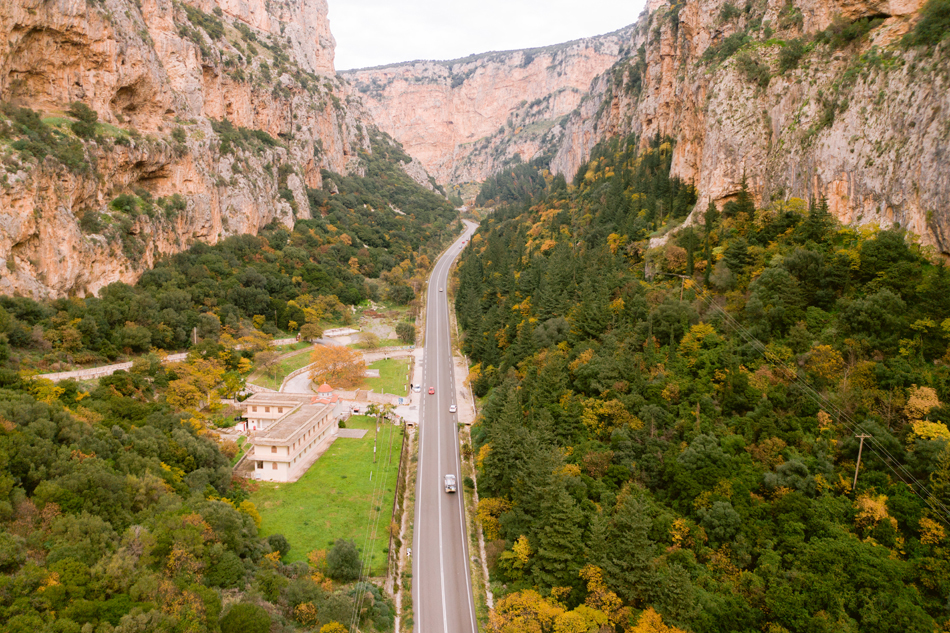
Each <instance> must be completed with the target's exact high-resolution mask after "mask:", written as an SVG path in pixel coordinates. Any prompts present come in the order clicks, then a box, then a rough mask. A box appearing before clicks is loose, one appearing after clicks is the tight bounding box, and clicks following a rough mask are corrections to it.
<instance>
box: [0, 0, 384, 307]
mask: <svg viewBox="0 0 950 633" xmlns="http://www.w3.org/2000/svg"><path fill="white" fill-rule="evenodd" d="M326 15H327V7H326V2H325V0H270V1H268V2H265V1H264V0H200V1H194V2H190V3H189V4H183V3H179V2H173V0H140V1H132V0H98V1H96V0H88V1H87V0H12V1H10V2H4V3H0V102H3V110H2V111H0V161H2V163H3V169H2V170H0V293H4V294H14V293H21V294H25V295H31V296H35V297H58V296H66V295H73V294H75V295H85V294H87V293H95V292H97V291H98V290H99V289H101V288H102V287H104V286H105V285H107V284H109V283H111V282H114V281H126V282H132V281H134V280H135V279H137V277H138V276H139V275H140V274H141V272H142V271H143V270H145V269H146V268H148V267H149V266H151V265H152V263H153V262H154V261H155V259H156V258H157V257H159V256H161V255H165V254H169V253H175V252H178V251H180V250H182V249H184V248H186V247H187V246H188V244H189V243H191V242H192V241H194V240H201V241H204V242H208V243H215V242H217V241H219V240H221V239H222V238H224V237H227V236H230V235H235V234H240V233H256V232H257V231H258V230H259V229H260V228H261V227H263V226H264V225H266V224H268V223H269V222H271V221H274V220H277V221H279V222H282V223H284V224H287V225H288V226H289V225H292V224H293V222H294V220H295V218H307V217H309V206H308V202H307V196H306V187H308V186H309V187H318V186H320V184H321V175H320V170H321V169H330V170H334V171H338V172H346V171H352V170H358V169H359V166H358V157H357V153H358V152H359V151H360V150H361V149H362V150H366V151H368V150H369V138H368V132H367V127H368V126H369V123H368V120H369V119H368V116H367V115H366V113H365V112H364V111H363V110H362V108H361V106H360V104H359V101H358V100H357V99H355V98H353V97H352V96H350V95H348V91H347V89H346V87H345V85H344V83H343V82H342V81H341V80H340V79H339V78H338V77H336V75H335V73H334V70H333V47H334V41H333V37H332V36H331V35H330V31H329V27H328V21H327V17H326ZM77 101H79V102H82V103H84V104H86V105H87V106H90V107H91V108H92V109H93V110H94V111H95V112H96V113H97V115H98V124H97V125H96V128H95V132H94V133H93V134H86V135H83V136H80V135H79V134H78V133H75V129H76V128H75V121H74V117H72V116H70V115H68V114H67V113H66V111H67V109H68V108H69V107H70V104H71V103H72V102H77ZM20 106H25V107H28V108H31V109H33V110H35V111H37V112H38V113H39V115H40V119H37V120H36V121H33V120H31V119H29V117H28V116H26V115H25V114H24V111H22V110H18V109H17V108H18V107H20ZM38 121H41V122H38Z"/></svg>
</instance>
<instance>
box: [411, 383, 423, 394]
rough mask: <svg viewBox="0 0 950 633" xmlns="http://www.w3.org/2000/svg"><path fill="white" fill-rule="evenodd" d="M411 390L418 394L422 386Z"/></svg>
mask: <svg viewBox="0 0 950 633" xmlns="http://www.w3.org/2000/svg"><path fill="white" fill-rule="evenodd" d="M412 390H413V391H415V392H416V393H419V392H420V391H422V385H416V386H415V387H413V388H412Z"/></svg>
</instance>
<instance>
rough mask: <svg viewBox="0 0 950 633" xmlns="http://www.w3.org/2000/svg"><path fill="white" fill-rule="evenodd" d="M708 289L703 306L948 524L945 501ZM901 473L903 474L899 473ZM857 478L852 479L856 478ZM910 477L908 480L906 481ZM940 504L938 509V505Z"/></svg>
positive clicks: (948, 513)
mask: <svg viewBox="0 0 950 633" xmlns="http://www.w3.org/2000/svg"><path fill="white" fill-rule="evenodd" d="M708 295H709V293H708V292H707V291H701V292H699V293H697V296H698V297H699V298H700V299H702V300H703V301H704V302H705V303H706V305H707V306H708V307H710V308H712V309H713V310H715V311H717V312H718V313H719V314H720V315H722V316H723V318H724V319H725V320H726V321H727V322H728V324H729V325H730V326H732V328H733V329H734V330H735V331H736V332H737V333H738V334H739V335H740V336H741V337H742V338H743V339H745V341H746V342H747V343H749V344H750V345H751V346H752V347H753V348H755V350H756V351H758V352H759V353H760V354H761V355H762V356H763V357H764V358H765V359H766V360H768V361H770V362H772V363H773V364H775V365H779V366H781V368H782V369H783V370H785V373H786V375H789V376H794V382H795V383H796V384H797V385H798V386H799V387H800V388H801V389H802V391H803V392H804V393H805V395H807V396H808V397H809V398H811V399H812V400H813V401H814V402H815V403H816V404H818V405H819V406H822V407H823V408H825V409H828V410H830V411H833V412H834V413H835V414H836V415H837V416H838V420H839V422H842V423H843V424H845V425H846V426H847V427H848V429H849V430H850V431H851V432H852V433H854V434H855V436H856V437H857V436H859V435H865V437H864V438H863V439H862V440H861V442H862V448H863V444H864V439H867V440H868V445H869V446H868V448H869V449H870V450H872V451H875V452H877V453H878V454H879V456H883V457H882V459H881V461H883V462H884V464H885V465H886V466H887V467H888V468H889V469H890V470H891V472H893V473H894V475H895V476H896V477H897V478H898V479H900V480H901V482H902V483H904V484H905V485H906V486H907V487H908V488H909V489H910V491H911V492H913V493H914V494H915V495H916V496H917V498H919V499H920V500H921V501H923V502H924V503H925V504H926V505H927V506H928V507H930V509H931V510H933V511H934V512H935V513H936V515H937V518H938V519H940V521H942V522H943V523H944V524H946V525H947V526H948V527H950V520H948V519H950V509H948V508H947V506H946V505H944V503H943V502H942V501H941V500H940V499H939V498H937V496H936V495H934V494H933V493H932V492H931V491H930V490H929V489H927V487H926V486H925V485H924V484H922V483H921V482H920V481H919V480H918V479H917V478H916V477H914V475H913V474H912V473H911V472H910V471H909V470H907V468H906V467H905V466H904V465H903V464H901V463H900V462H899V461H898V460H897V459H896V458H895V457H894V456H893V455H891V453H890V452H889V451H888V450H887V448H886V447H885V446H884V445H883V444H882V443H881V442H880V441H879V440H878V439H877V438H875V437H873V436H872V435H866V434H865V429H864V428H862V427H861V426H860V424H859V423H858V422H856V421H854V420H853V419H852V418H851V416H850V415H848V414H847V413H846V412H845V411H842V410H841V409H840V408H839V407H838V406H837V405H835V404H834V403H832V402H831V401H829V400H828V398H826V397H825V396H823V395H821V394H820V393H818V392H817V391H816V390H815V389H814V388H813V387H812V386H811V385H809V384H808V383H806V382H805V381H804V380H803V379H802V378H801V377H800V376H799V375H798V372H797V371H795V370H793V369H792V368H790V367H789V366H788V365H786V364H785V362H784V361H783V360H782V359H780V358H778V357H776V356H775V355H774V354H771V353H770V352H769V351H768V349H767V348H766V346H765V345H764V344H763V343H762V342H761V341H760V340H759V339H758V338H756V337H755V336H754V335H753V334H752V333H751V332H749V330H748V329H747V328H745V327H744V326H743V325H742V324H741V323H739V322H738V321H737V320H736V319H735V318H734V317H733V316H732V315H731V314H729V313H728V312H726V311H725V310H723V309H722V308H721V307H720V306H718V305H716V304H714V303H713V302H712V299H711V297H710V296H708ZM902 473H903V474H902ZM856 479H857V478H855V480H856ZM908 480H910V481H908ZM918 490H919V491H920V492H923V493H924V494H925V495H926V497H924V496H921V494H920V492H919V491H918ZM937 506H939V508H938V507H937Z"/></svg>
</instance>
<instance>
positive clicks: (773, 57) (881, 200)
mask: <svg viewBox="0 0 950 633" xmlns="http://www.w3.org/2000/svg"><path fill="white" fill-rule="evenodd" d="M948 12H950V9H948V8H947V6H946V2H931V3H930V4H929V5H927V7H924V5H923V0H910V1H908V2H846V3H845V2H813V1H810V0H792V1H788V2H785V1H773V2H749V3H746V4H742V3H733V2H730V1H726V2H722V1H720V0H702V1H694V0H690V1H688V2H685V3H653V4H651V5H650V8H649V10H648V11H647V12H645V13H644V15H643V16H642V18H641V19H640V20H639V22H638V23H637V24H636V25H635V28H634V29H633V30H632V40H631V41H630V42H629V43H628V47H629V50H631V51H633V54H632V55H631V56H630V57H629V58H628V59H625V60H622V61H621V62H619V63H618V64H617V65H616V66H614V67H613V68H612V69H611V71H610V72H609V73H606V74H605V75H603V76H602V77H601V78H599V79H598V81H597V82H595V86H594V88H593V92H592V94H591V98H589V99H587V100H586V101H585V102H584V103H583V104H582V105H581V108H580V110H578V111H577V112H575V113H574V114H573V115H572V116H571V118H570V119H569V120H568V121H567V122H566V123H565V124H564V128H565V133H564V136H563V139H562V141H561V144H560V146H559V149H558V150H557V152H556V156H555V158H554V159H553V160H552V161H551V170H552V171H554V172H558V173H563V174H565V175H566V176H567V177H568V178H569V179H570V178H572V177H573V176H574V174H575V172H576V171H577V169H578V167H579V166H580V165H581V163H583V162H585V161H586V160H587V158H588V157H589V155H590V150H591V148H592V147H593V146H594V145H595V144H596V143H597V142H599V141H600V140H603V139H605V138H609V137H611V136H618V135H619V136H624V135H626V134H629V133H636V134H637V135H639V137H640V138H641V139H643V140H642V141H641V142H643V143H645V142H646V139H648V138H652V137H654V136H655V135H657V134H660V135H669V136H670V137H672V138H673V139H674V140H675V141H676V142H675V146H674V147H675V149H674V156H673V163H672V173H673V174H674V175H676V176H678V177H680V178H682V179H684V180H686V181H688V182H691V183H692V184H693V185H694V186H695V187H696V189H697V190H698V192H699V202H700V204H699V205H698V206H697V209H700V210H705V208H706V203H707V202H708V201H709V200H713V201H715V202H716V203H717V204H719V205H720V206H721V205H722V203H724V202H726V201H728V200H730V199H734V198H735V196H736V195H737V193H738V191H739V189H740V187H741V183H742V181H743V179H745V180H746V182H747V183H748V186H749V188H750V190H751V191H752V192H753V195H754V196H755V198H756V200H757V201H758V202H759V203H762V204H766V203H768V202H770V201H777V200H778V201H788V200H789V199H791V198H801V199H805V200H807V199H809V198H817V197H821V196H824V197H825V198H827V200H828V205H829V208H830V210H831V212H832V213H833V214H834V215H835V216H836V217H837V218H838V219H840V220H841V221H842V222H844V223H846V224H853V225H861V224H866V223H874V224H877V225H880V226H890V225H891V224H892V223H898V224H900V225H901V226H904V227H906V228H908V229H909V230H911V231H912V232H913V233H915V234H917V235H919V236H921V238H922V239H923V240H924V241H925V242H926V243H928V244H931V245H933V246H935V247H936V248H937V249H938V250H940V251H941V252H943V253H948V252H950V215H948V213H947V208H948V205H950V180H948V178H947V176H946V170H945V169H943V167H942V166H943V164H944V163H945V161H946V156H945V154H946V148H947V147H948V145H950V124H948V121H950V90H948V88H950V63H948V48H950V47H948V44H947V40H946V39H944V40H943V42H942V43H940V40H941V37H942V36H943V35H944V34H945V33H946V32H947V28H948V23H950V20H948V18H947V13H948Z"/></svg>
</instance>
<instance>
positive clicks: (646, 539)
mask: <svg viewBox="0 0 950 633" xmlns="http://www.w3.org/2000/svg"><path fill="white" fill-rule="evenodd" d="M671 150H672V148H671V146H670V143H669V142H667V141H664V140H663V139H653V140H651V141H650V142H644V143H641V142H640V140H639V139H637V138H635V137H631V138H627V139H615V140H613V141H612V142H610V143H605V144H602V145H601V146H599V147H598V148H597V150H596V151H595V152H594V154H593V156H592V159H591V160H590V162H589V163H588V164H587V165H585V166H583V167H582V168H581V169H580V171H579V172H578V175H577V177H576V179H575V181H574V183H573V184H572V185H571V186H549V187H548V188H547V194H546V195H545V196H544V197H543V198H539V199H535V200H533V201H529V200H522V201H520V202H513V203H510V204H508V205H503V206H500V207H498V208H497V209H496V211H495V213H494V215H493V216H492V217H490V219H488V220H487V221H484V222H483V223H482V226H481V227H480V229H479V231H478V233H477V234H476V235H475V236H474V237H473V238H472V240H471V242H470V244H469V246H468V247H466V250H465V253H464V255H463V260H462V263H461V264H460V267H459V270H458V283H457V294H456V309H457V314H458V320H459V324H460V327H461V328H463V330H464V335H463V338H464V349H465V351H466V353H468V354H469V355H470V356H471V358H472V361H473V362H474V363H475V364H474V365H473V367H472V373H471V376H470V378H471V379H472V382H473V387H474V389H475V390H476V393H477V394H478V395H480V396H482V397H484V398H485V402H484V408H483V411H482V415H481V417H480V419H479V420H478V421H477V423H476V425H475V426H474V427H473V430H472V443H473V446H472V447H471V448H472V450H473V451H474V455H475V458H476V464H477V470H478V473H477V474H478V478H477V479H478V489H479V493H480V497H481V501H480V503H479V506H478V516H479V519H480V521H481V524H482V526H483V528H484V531H485V533H486V539H487V542H488V550H487V553H488V563H489V567H490V570H491V576H492V583H493V589H494V591H495V592H496V609H495V611H494V612H493V614H492V621H491V627H490V630H493V631H505V632H508V631H511V632H514V631H538V632H542V631H544V632H547V631H608V630H609V631H615V630H616V631H621V630H623V631H674V630H688V631H696V632H700V631H702V632H716V631H722V632H726V631H748V632H750V633H751V632H753V631H756V632H757V631H769V632H770V633H781V632H784V631H796V632H805V631H807V632H816V633H817V632H824V631H827V632H831V631H875V632H877V631H895V632H898V631H901V632H906V631H921V632H922V631H927V632H931V631H935V630H944V629H945V627H947V626H950V607H948V603H947V595H948V592H950V550H948V545H950V542H948V538H947V537H948V532H947V530H948V527H950V523H948V520H950V511H948V509H947V506H948V505H950V446H948V440H950V431H948V429H947V426H946V423H947V422H948V421H950V407H948V406H946V404H945V403H947V402H948V399H950V372H948V367H947V366H948V363H950V351H948V341H950V320H948V319H947V317H948V316H950V273H948V271H947V268H946V265H945V263H944V262H943V261H942V260H940V259H939V258H938V257H936V256H935V255H934V253H933V252H932V251H931V250H930V249H928V248H924V247H921V246H919V245H918V244H917V243H916V242H915V239H914V236H912V235H909V234H906V233H904V232H903V231H901V230H899V229H897V228H893V229H887V230H883V229H879V228H878V227H876V226H863V227H848V226H841V225H839V224H838V223H836V221H835V220H834V218H833V217H832V216H831V215H830V214H829V213H828V211H827V206H826V204H824V202H823V201H822V200H815V201H810V202H808V201H803V200H799V199H794V198H792V199H785V198H783V197H777V198H775V199H773V200H763V201H761V203H759V204H756V203H755V201H754V199H753V197H752V195H751V194H750V193H749V191H748V190H747V189H746V187H745V185H743V187H742V190H741V192H740V193H739V194H738V195H737V196H736V197H735V198H734V199H733V200H731V201H729V202H727V203H726V204H725V205H724V206H723V207H722V208H721V209H717V207H716V206H714V205H710V206H709V207H708V208H707V209H698V210H697V211H696V212H695V213H694V216H693V217H694V218H695V219H696V221H693V222H691V223H690V225H689V226H687V227H684V226H683V218H684V217H685V216H686V215H687V213H688V212H689V210H690V209H691V207H692V206H693V205H694V204H695V202H696V198H695V192H694V191H693V190H692V189H691V188H690V187H689V186H686V185H684V184H683V183H680V182H678V181H677V180H675V179H672V178H670V175H669V171H670V162H671V157H672V151H671ZM658 238H659V239H658ZM860 436H864V437H863V438H862V437H860ZM859 456H860V465H859V467H858V461H859ZM856 473H857V480H856V481H857V483H856V485H855V483H854V482H855V476H856Z"/></svg>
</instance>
